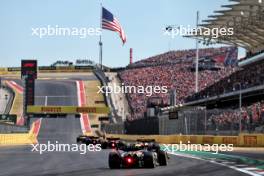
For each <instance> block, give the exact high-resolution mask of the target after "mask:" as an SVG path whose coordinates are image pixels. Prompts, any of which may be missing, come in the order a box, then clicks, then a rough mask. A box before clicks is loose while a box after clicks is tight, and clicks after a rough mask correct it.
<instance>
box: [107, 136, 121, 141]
mask: <svg viewBox="0 0 264 176" xmlns="http://www.w3.org/2000/svg"><path fill="white" fill-rule="evenodd" d="M106 139H107V140H109V141H117V140H120V138H115V137H109V138H106Z"/></svg>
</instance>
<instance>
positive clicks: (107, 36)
mask: <svg viewBox="0 0 264 176" xmlns="http://www.w3.org/2000/svg"><path fill="white" fill-rule="evenodd" d="M100 2H102V3H103V6H104V7H105V8H107V9H108V10H109V11H111V12H112V13H113V14H114V15H115V17H117V18H118V19H119V21H120V23H121V25H122V26H123V28H124V31H125V33H126V35H127V43H126V44H125V45H124V46H122V42H121V40H120V38H119V36H118V34H117V33H114V32H111V31H105V30H104V31H103V33H102V38H103V63H104V64H105V65H108V66H113V67H118V66H126V65H127V64H128V62H129V48H133V51H134V53H133V54H134V61H137V60H140V59H144V58H146V57H149V56H153V55H156V54H160V53H163V52H166V51H168V50H169V49H171V50H177V49H191V48H195V41H194V40H192V39H186V38H182V37H180V36H178V37H176V38H174V39H171V38H169V37H168V36H164V35H163V28H164V27H165V26H166V25H170V24H175V25H184V26H187V25H191V26H195V17H196V11H197V10H199V11H200V19H207V16H208V15H212V14H213V11H214V10H219V9H221V5H223V4H229V2H228V0H214V1H212V0H199V1H198V0H111V1H110V0H108V1H107V0H105V1H99V0H23V1H21V0H1V1H0V21H1V27H0V67H4V66H19V65H20V60H21V59H38V61H39V65H50V64H52V63H53V62H55V61H56V60H71V61H74V60H75V59H92V60H94V61H95V62H98V52H99V51H98V40H99V37H98V36H89V37H87V38H84V39H82V38H79V37H78V36H48V37H44V38H42V39H40V38H39V37H37V36H32V35H31V34H32V30H31V28H37V27H46V26H47V25H51V26H55V25H58V26H59V27H69V28H72V27H87V28H89V27H93V28H96V27H100V10H101V9H100ZM240 55H241V56H242V55H243V52H240Z"/></svg>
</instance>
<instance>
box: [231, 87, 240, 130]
mask: <svg viewBox="0 0 264 176" xmlns="http://www.w3.org/2000/svg"><path fill="white" fill-rule="evenodd" d="M235 85H239V133H241V132H242V89H241V83H235V84H234V85H233V87H235Z"/></svg>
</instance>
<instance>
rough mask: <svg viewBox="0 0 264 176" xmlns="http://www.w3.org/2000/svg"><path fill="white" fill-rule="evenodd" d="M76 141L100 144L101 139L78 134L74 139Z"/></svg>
mask: <svg viewBox="0 0 264 176" xmlns="http://www.w3.org/2000/svg"><path fill="white" fill-rule="evenodd" d="M76 142H77V143H83V144H86V145H89V144H94V145H95V144H101V140H100V139H99V137H97V136H87V135H80V136H78V137H77V139H76Z"/></svg>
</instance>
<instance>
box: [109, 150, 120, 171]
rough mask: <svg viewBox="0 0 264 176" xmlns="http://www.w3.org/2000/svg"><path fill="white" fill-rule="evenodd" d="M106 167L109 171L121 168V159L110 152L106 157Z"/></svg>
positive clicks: (116, 154)
mask: <svg viewBox="0 0 264 176" xmlns="http://www.w3.org/2000/svg"><path fill="white" fill-rule="evenodd" d="M108 165H109V168H110V169H118V168H120V166H121V157H120V155H119V154H118V153H116V152H110V153H109V156H108Z"/></svg>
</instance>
